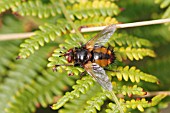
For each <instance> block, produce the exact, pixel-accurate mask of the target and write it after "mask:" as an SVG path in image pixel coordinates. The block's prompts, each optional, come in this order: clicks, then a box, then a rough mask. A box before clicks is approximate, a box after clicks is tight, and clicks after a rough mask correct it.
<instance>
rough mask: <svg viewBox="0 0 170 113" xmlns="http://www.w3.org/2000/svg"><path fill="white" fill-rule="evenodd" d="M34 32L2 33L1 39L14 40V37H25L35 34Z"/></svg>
mask: <svg viewBox="0 0 170 113" xmlns="http://www.w3.org/2000/svg"><path fill="white" fill-rule="evenodd" d="M34 34H35V33H34V32H28V33H12V34H2V35H0V41H2V40H14V39H24V38H28V37H30V36H33V35H34Z"/></svg>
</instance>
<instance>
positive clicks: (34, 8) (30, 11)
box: [12, 0, 61, 18]
mask: <svg viewBox="0 0 170 113" xmlns="http://www.w3.org/2000/svg"><path fill="white" fill-rule="evenodd" d="M12 10H13V11H14V12H17V13H19V14H20V15H22V16H37V17H39V18H48V17H49V16H56V15H57V14H61V9H60V7H59V5H58V4H57V3H55V4H43V3H42V2H41V1H37V0H36V1H28V2H24V3H22V4H21V5H19V6H17V7H13V8H12Z"/></svg>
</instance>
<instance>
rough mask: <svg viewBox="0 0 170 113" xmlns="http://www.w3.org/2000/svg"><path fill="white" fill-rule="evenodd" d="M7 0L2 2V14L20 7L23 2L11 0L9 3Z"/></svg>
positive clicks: (0, 6) (0, 4) (0, 7)
mask: <svg viewBox="0 0 170 113" xmlns="http://www.w3.org/2000/svg"><path fill="white" fill-rule="evenodd" d="M7 2H8V1H7V0H1V1H0V13H2V12H5V11H6V10H8V9H10V8H13V7H18V6H20V5H21V2H22V0H11V1H10V2H8V3H7Z"/></svg>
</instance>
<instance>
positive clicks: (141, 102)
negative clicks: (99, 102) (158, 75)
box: [106, 95, 166, 113]
mask: <svg viewBox="0 0 170 113" xmlns="http://www.w3.org/2000/svg"><path fill="white" fill-rule="evenodd" d="M165 97H166V95H157V96H155V97H153V98H152V101H151V102H150V101H147V100H146V99H145V98H142V99H136V100H134V99H132V100H130V101H125V100H123V99H122V100H121V102H122V106H123V108H124V111H127V109H129V108H132V109H136V108H137V109H138V110H139V111H141V112H143V111H144V108H147V107H151V106H155V105H156V104H157V103H158V102H160V101H161V100H162V99H163V98H165ZM158 98H159V99H158ZM109 107H110V109H106V112H107V113H118V108H117V106H116V105H115V104H113V103H109Z"/></svg>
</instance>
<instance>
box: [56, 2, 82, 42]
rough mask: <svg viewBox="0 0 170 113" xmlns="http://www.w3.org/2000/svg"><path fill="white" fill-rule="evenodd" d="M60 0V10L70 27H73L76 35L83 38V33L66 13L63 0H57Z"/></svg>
mask: <svg viewBox="0 0 170 113" xmlns="http://www.w3.org/2000/svg"><path fill="white" fill-rule="evenodd" d="M59 2H60V6H61V10H62V12H63V14H64V16H65V17H66V19H67V20H68V22H69V23H70V25H71V26H72V28H73V29H74V31H75V33H77V35H78V36H79V37H80V38H81V39H84V37H83V35H82V34H81V33H80V31H79V30H78V29H77V27H76V25H75V24H74V23H73V21H72V20H71V18H70V16H69V14H68V13H67V9H66V8H65V6H64V3H63V0H59Z"/></svg>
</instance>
